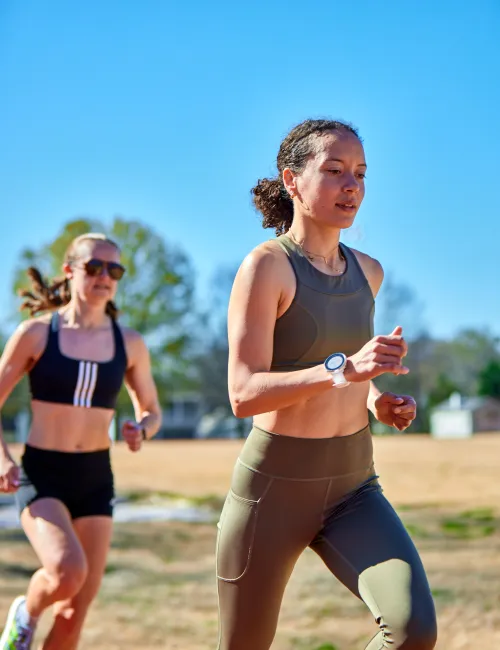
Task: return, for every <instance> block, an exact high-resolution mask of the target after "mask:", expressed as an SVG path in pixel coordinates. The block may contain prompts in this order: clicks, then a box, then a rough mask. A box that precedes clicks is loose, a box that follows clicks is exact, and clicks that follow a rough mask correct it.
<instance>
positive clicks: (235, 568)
mask: <svg viewBox="0 0 500 650" xmlns="http://www.w3.org/2000/svg"><path fill="white" fill-rule="evenodd" d="M258 506H259V502H258V501H250V500H249V499H243V498H242V497H239V496H237V495H236V494H234V492H233V491H232V490H231V491H230V492H229V493H228V495H227V497H226V502H225V503H224V508H223V509H222V513H221V517H220V521H219V524H218V528H219V532H218V537H217V577H218V578H219V579H220V580H225V581H226V582H235V581H236V580H239V579H240V578H242V577H243V576H244V575H245V572H246V570H247V568H248V564H249V562H250V556H251V554H252V548H253V541H254V536H255V525H256V521H257V509H258Z"/></svg>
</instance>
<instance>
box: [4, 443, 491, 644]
mask: <svg viewBox="0 0 500 650" xmlns="http://www.w3.org/2000/svg"><path fill="white" fill-rule="evenodd" d="M240 446H241V443H240V442H238V441H203V442H201V441H183V442H181V441H175V442H153V443H150V444H149V445H148V446H147V447H145V448H144V449H143V450H142V451H141V453H139V454H131V453H129V452H128V451H127V449H125V448H124V447H123V446H122V445H120V444H118V445H116V446H115V447H114V449H113V461H114V467H115V473H116V482H117V487H118V490H119V491H120V492H122V493H135V496H137V495H138V494H140V493H145V492H155V493H175V494H179V495H186V496H190V497H194V498H195V499H197V500H199V501H205V502H210V501H211V502H214V503H215V504H217V503H218V502H219V501H220V499H221V498H222V497H223V495H224V493H225V491H226V489H227V486H228V483H229V479H230V475H231V470H232V465H233V463H234V460H235V458H236V456H237V454H238V450H239V448H240ZM375 455H376V463H377V469H378V472H379V474H380V477H381V482H382V484H383V486H384V490H385V494H386V496H387V497H388V498H389V499H390V500H391V501H392V502H393V503H394V504H395V505H396V507H397V509H398V512H399V514H400V516H401V518H402V519H403V521H404V522H405V524H406V526H407V528H408V530H409V531H410V533H411V535H412V536H413V539H414V541H415V543H416V545H417V547H418V549H419V551H420V552H421V555H422V559H423V562H424V565H425V567H426V569H427V572H428V575H429V580H430V583H431V586H432V590H433V594H434V598H435V602H436V607H437V611H438V622H439V635H440V638H439V642H438V645H437V648H438V649H439V650H466V649H467V650H468V649H469V648H474V649H478V650H490V649H491V650H496V648H498V647H500V481H499V474H500V472H499V469H500V434H499V435H493V434H492V435H481V436H477V437H475V438H474V439H472V440H465V441H434V440H431V439H430V438H428V437H427V436H425V437H423V436H396V437H384V438H376V439H375ZM215 532H216V529H215V525H214V524H186V523H174V522H171V523H154V524H153V523H147V524H120V525H118V524H117V525H116V526H115V534H114V540H113V547H112V550H111V553H110V557H109V563H108V569H107V573H106V576H105V578H104V582H103V585H102V589H101V592H100V594H99V597H98V599H97V601H96V603H95V605H94V607H93V609H92V611H91V613H90V615H89V618H88V622H87V625H86V628H85V632H84V637H83V640H82V643H81V650H90V649H91V648H92V650H118V649H120V650H128V649H129V648H130V649H132V648H133V649H134V650H153V649H156V648H165V649H169V650H174V649H176V650H181V649H182V650H210V649H211V650H215V648H216V640H217V604H216V591H215V579H214V545H215ZM36 568H37V561H36V558H35V556H34V554H33V552H32V551H31V549H30V547H29V546H28V545H27V544H26V541H25V539H24V536H23V534H22V533H21V532H18V531H0V612H4V613H6V611H7V608H8V605H9V602H10V601H11V599H12V598H13V597H14V596H15V595H17V594H18V593H22V591H23V590H24V589H25V587H26V584H27V581H28V579H29V576H30V575H31V573H32V572H33V571H34V570H35V569H36ZM3 615H4V614H2V616H3ZM49 618H50V617H49V616H48V615H47V616H46V617H45V618H44V620H43V622H42V625H41V628H40V634H43V632H44V630H46V629H47V625H48V624H49V622H50V621H49ZM375 632H376V626H375V623H374V622H373V620H372V618H371V615H370V613H369V612H368V611H367V610H366V608H365V606H364V605H363V603H360V602H359V601H358V600H357V599H356V598H355V597H354V596H352V595H351V594H350V593H348V592H347V591H346V590H345V588H344V587H343V586H341V585H339V584H338V583H337V582H336V581H335V579H334V578H333V577H331V576H330V575H329V574H328V572H327V571H326V570H325V569H324V567H323V566H322V564H321V562H320V560H319V559H318V558H317V557H316V556H315V555H314V554H313V553H312V552H306V553H304V555H303V556H302V558H301V559H300V560H299V562H298V564H297V566H296V569H295V572H294V574H293V576H292V579H291V581H290V584H289V587H288V589H287V592H286V594H285V599H284V603H283V608H282V613H281V618H280V625H279V630H278V633H277V636H276V639H275V643H274V644H273V650H362V649H363V648H364V647H365V645H366V643H367V642H368V640H369V639H370V637H371V636H372V635H373V634H374V633H375ZM61 650H64V649H61Z"/></svg>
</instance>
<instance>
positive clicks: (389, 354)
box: [217, 120, 436, 650]
mask: <svg viewBox="0 0 500 650" xmlns="http://www.w3.org/2000/svg"><path fill="white" fill-rule="evenodd" d="M277 167H278V176H277V177H276V178H274V179H265V180H261V181H259V183H258V184H257V186H256V187H255V188H254V189H253V195H254V201H255V205H256V206H257V208H258V209H259V210H260V211H261V212H262V214H263V216H264V221H263V225H264V227H266V228H269V227H272V228H275V230H276V234H277V235H278V237H277V239H275V240H272V241H269V242H266V243H263V244H261V245H260V246H258V247H257V248H256V249H254V250H253V251H252V252H251V253H250V254H249V255H248V256H247V257H246V259H245V260H244V261H243V263H242V265H241V267H240V269H239V271H238V274H237V276H236V279H235V282H234V286H233V290H232V294H231V299H230V305H229V393H230V399H231V403H232V407H233V411H234V413H235V414H236V415H237V416H239V417H249V416H253V422H254V426H253V429H252V430H251V432H250V434H249V436H248V438H247V440H246V442H245V444H244V446H243V449H242V451H241V453H240V456H239V458H238V461H237V463H236V467H235V469H234V473H233V478H232V483H231V489H230V491H229V494H228V496H227V499H226V502H225V505H224V508H223V511H222V514H221V519H220V523H219V536H218V546H217V576H218V593H219V611H220V639H219V650H268V649H269V648H270V647H271V644H272V641H273V638H274V635H275V631H276V626H277V621H278V615H279V611H280V606H281V601H282V597H283V592H284V590H285V587H286V584H287V582H288V579H289V577H290V574H291V573H292V570H293V567H294V565H295V562H296V561H297V559H298V557H299V556H300V555H301V553H302V552H303V551H304V549H305V548H307V547H310V548H312V549H313V550H314V551H315V552H316V553H317V554H318V555H319V556H320V557H321V558H322V560H323V561H324V563H325V565H326V567H327V569H329V570H330V571H331V572H332V574H333V575H334V576H335V577H336V578H337V579H338V580H340V581H341V582H342V583H343V584H344V585H345V586H346V587H347V589H349V590H350V591H351V592H352V593H353V594H354V595H355V596H357V597H358V598H360V599H362V600H363V601H364V602H365V603H366V605H367V607H368V608H369V610H370V611H371V613H372V615H373V617H374V619H375V621H376V623H377V625H378V632H377V633H376V634H375V636H374V637H373V639H372V640H371V641H370V642H369V643H368V645H367V646H366V649H367V650H382V649H383V648H393V649H394V650H396V648H398V649H400V650H432V648H434V646H435V643H436V618H435V611H434V604H433V600H432V597H431V593H430V589H429V585H428V583H427V578H426V575H425V571H424V568H423V566H422V562H421V561H420V558H419V555H418V553H417V551H416V549H415V546H414V545H413V543H412V541H411V539H410V537H409V535H408V533H407V531H406V529H405V527H404V526H403V524H402V523H401V521H400V519H399V518H398V516H397V515H396V513H395V511H394V509H393V508H392V506H391V505H390V503H389V502H388V501H387V499H386V498H385V497H384V496H383V494H382V491H381V487H380V485H379V482H378V477H377V474H376V471H375V467H374V463H373V449H372V436H371V432H370V427H369V419H368V410H371V411H372V413H373V414H374V415H375V417H376V418H377V419H378V420H380V421H381V422H384V423H385V424H388V425H390V426H393V427H396V428H397V429H399V430H401V431H402V430H404V429H405V428H406V427H407V426H408V425H409V424H410V422H411V421H412V420H413V419H414V417H415V412H416V404H415V401H414V400H413V398H411V397H409V396H397V395H393V394H390V393H383V394H381V393H380V391H378V390H377V388H376V387H375V385H374V384H373V383H372V382H371V380H372V379H374V378H376V377H377V376H379V375H381V374H383V373H393V374H396V375H400V374H401V375H404V374H405V373H407V372H408V369H407V368H406V367H405V366H404V365H403V359H404V357H405V355H406V353H407V346H406V343H405V341H404V339H403V337H402V330H401V328H400V327H396V328H395V329H394V331H393V332H391V333H388V334H387V335H385V336H376V337H374V336H373V310H374V298H375V296H376V295H377V292H378V291H379V288H380V285H381V283H382V276H383V272H382V268H381V266H380V264H379V263H378V262H377V261H376V260H375V259H373V258H371V257H369V256H368V255H365V254H363V253H360V252H359V251H356V250H353V249H351V248H349V247H348V246H345V245H344V244H342V243H340V242H339V237H340V233H341V231H342V230H343V229H345V228H348V227H349V226H351V225H352V223H353V221H354V217H355V216H356V213H357V211H358V209H359V207H360V205H361V202H362V200H363V197H364V193H365V173H366V161H365V154H364V150H363V146H362V144H361V141H360V138H359V136H358V134H357V132H356V130H355V129H354V128H353V127H351V126H350V125H348V124H344V123H341V122H333V121H325V120H308V121H306V122H304V123H302V124H300V125H298V126H297V127H295V128H294V129H293V130H292V131H291V132H290V134H289V135H288V136H287V137H286V138H285V140H284V141H283V143H282V144H281V147H280V150H279V153H278V160H277ZM388 237H389V238H391V237H392V238H394V233H388ZM348 624H349V623H348V621H346V625H348ZM334 641H335V640H334V639H332V642H334Z"/></svg>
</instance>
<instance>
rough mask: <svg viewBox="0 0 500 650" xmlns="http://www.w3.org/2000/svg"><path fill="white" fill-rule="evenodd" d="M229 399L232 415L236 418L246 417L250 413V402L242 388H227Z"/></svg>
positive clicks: (249, 415)
mask: <svg viewBox="0 0 500 650" xmlns="http://www.w3.org/2000/svg"><path fill="white" fill-rule="evenodd" d="M229 401H230V403H231V409H232V411H233V415H234V416H235V417H236V418H248V417H251V416H252V415H255V414H254V413H252V409H251V402H250V400H249V397H248V395H246V394H245V393H244V391H242V390H236V389H230V390H229Z"/></svg>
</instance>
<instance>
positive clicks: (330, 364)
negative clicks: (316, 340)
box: [325, 352, 350, 388]
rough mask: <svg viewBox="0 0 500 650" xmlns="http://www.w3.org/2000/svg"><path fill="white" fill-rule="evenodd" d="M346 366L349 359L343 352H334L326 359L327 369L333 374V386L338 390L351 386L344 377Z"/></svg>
mask: <svg viewBox="0 0 500 650" xmlns="http://www.w3.org/2000/svg"><path fill="white" fill-rule="evenodd" d="M346 364H347V357H346V356H345V354H343V353H342V352H334V353H333V354H331V355H330V356H329V357H327V358H326V359H325V368H326V369H327V371H328V372H329V373H330V374H331V376H332V382H333V385H334V386H336V387H337V388H344V386H349V383H350V382H348V381H347V379H346V378H345V377H344V369H345V367H346Z"/></svg>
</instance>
